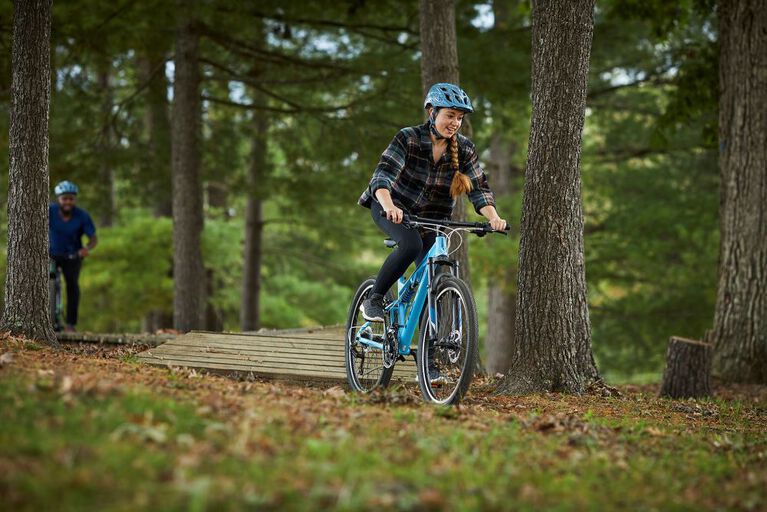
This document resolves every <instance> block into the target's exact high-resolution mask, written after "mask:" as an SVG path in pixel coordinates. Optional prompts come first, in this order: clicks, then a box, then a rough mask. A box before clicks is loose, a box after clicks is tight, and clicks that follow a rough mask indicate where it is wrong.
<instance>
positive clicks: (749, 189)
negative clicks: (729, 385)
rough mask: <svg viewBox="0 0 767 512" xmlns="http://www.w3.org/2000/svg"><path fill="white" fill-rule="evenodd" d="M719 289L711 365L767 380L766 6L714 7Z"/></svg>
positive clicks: (721, 372)
mask: <svg viewBox="0 0 767 512" xmlns="http://www.w3.org/2000/svg"><path fill="white" fill-rule="evenodd" d="M718 9H719V11H718V12H719V31H720V34H721V53H720V58H719V81H720V100H719V141H720V145H719V147H720V154H719V167H720V171H721V181H720V197H721V199H720V211H719V215H720V220H719V225H720V230H721V243H720V248H719V286H718V290H717V297H716V309H715V313H714V329H713V332H712V341H713V342H714V346H715V349H714V362H713V364H714V367H713V370H714V372H715V374H716V375H718V376H719V377H721V378H722V379H725V380H727V381H731V382H756V383H762V384H764V383H767V73H765V66H767V2H764V1H763V0H753V1H744V2H737V1H730V0H722V1H720V2H719V6H718Z"/></svg>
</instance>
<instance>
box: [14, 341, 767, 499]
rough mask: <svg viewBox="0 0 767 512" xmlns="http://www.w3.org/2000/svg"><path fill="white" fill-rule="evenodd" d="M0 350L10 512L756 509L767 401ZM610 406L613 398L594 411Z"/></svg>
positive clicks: (96, 352)
mask: <svg viewBox="0 0 767 512" xmlns="http://www.w3.org/2000/svg"><path fill="white" fill-rule="evenodd" d="M141 348H142V347H120V348H108V347H106V346H99V345H88V344H70V345H65V346H64V348H63V349H62V350H59V351H55V350H51V349H48V348H45V347H42V346H40V345H39V344H36V343H34V342H28V341H23V340H18V339H14V338H8V337H5V338H3V339H1V340H0V418H1V419H0V425H1V426H0V508H2V509H6V510H95V509H98V510H139V509H149V510H240V509H258V510H320V509H341V510H371V509H375V510H542V509H549V510H618V509H620V510H670V509H673V510H686V509H689V510H701V509H705V510H722V509H731V510H767V387H764V386H761V387H759V386H728V387H722V386H717V388H716V389H715V392H716V396H715V398H714V399H710V400H697V401H696V400H683V401H671V400H666V399H660V398H657V396H656V395H657V387H655V386H651V385H646V386H631V385H624V386H620V387H618V388H617V392H613V393H610V392H607V391H606V390H602V391H603V392H602V393H594V394H587V395H583V396H570V395H562V394H556V393H555V394H541V395H534V396H526V397H508V396H495V395H494V394H493V392H492V391H493V389H494V383H493V382H491V381H487V380H478V381H477V382H476V384H474V385H473V386H472V389H471V391H470V395H469V396H467V398H466V399H465V401H464V403H462V405H461V406H460V407H457V408H440V407H433V406H428V405H425V404H423V403H422V402H421V400H420V396H419V393H418V389H417V386H415V385H410V386H405V387H396V388H394V389H390V390H387V391H386V392H383V393H376V394H372V395H367V396H359V395H351V394H349V393H347V392H345V391H344V389H343V388H341V387H338V386H335V387H327V386H325V387H322V386H308V385H297V384H295V385H294V384H288V383H277V382H262V381H235V380H231V379H227V378H225V377H220V376H215V375H205V374H200V373H196V372H194V371H190V370H167V369H163V368H153V367H148V366H145V365H143V364H140V363H138V361H137V359H136V356H135V353H136V352H137V351H138V350H139V349H141ZM604 395H612V396H604Z"/></svg>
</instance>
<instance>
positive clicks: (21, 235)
mask: <svg viewBox="0 0 767 512" xmlns="http://www.w3.org/2000/svg"><path fill="white" fill-rule="evenodd" d="M13 7H14V9H13V49H12V55H13V57H12V66H13V67H12V70H13V78H12V84H11V125H10V133H9V137H8V139H9V152H10V167H9V170H10V173H9V178H8V270H7V273H6V279H5V307H4V309H3V318H2V322H0V323H1V324H2V330H7V331H10V332H11V333H14V334H22V335H24V336H27V337H28V338H30V339H36V340H41V341H44V342H46V343H49V344H51V345H56V344H57V342H56V337H55V335H54V333H53V326H52V324H51V317H50V313H49V312H48V113H49V105H50V97H51V92H50V91H51V81H50V76H51V75H50V35H51V1H50V0H35V1H23V0H18V1H15V2H14V3H13Z"/></svg>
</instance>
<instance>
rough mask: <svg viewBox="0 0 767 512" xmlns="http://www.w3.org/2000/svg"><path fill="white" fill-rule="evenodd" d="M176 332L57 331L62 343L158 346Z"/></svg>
mask: <svg viewBox="0 0 767 512" xmlns="http://www.w3.org/2000/svg"><path fill="white" fill-rule="evenodd" d="M175 337H176V335H175V334H101V333H93V332H57V333H56V338H57V339H58V340H59V341H60V342H62V343H100V344H106V345H149V346H151V347H156V346H158V345H161V344H162V343H165V342H166V341H169V340H172V339H173V338H175Z"/></svg>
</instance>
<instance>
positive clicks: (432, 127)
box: [428, 107, 447, 139]
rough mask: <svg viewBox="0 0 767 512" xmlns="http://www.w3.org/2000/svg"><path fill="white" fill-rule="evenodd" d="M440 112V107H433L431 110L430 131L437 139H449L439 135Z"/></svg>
mask: <svg viewBox="0 0 767 512" xmlns="http://www.w3.org/2000/svg"><path fill="white" fill-rule="evenodd" d="M438 110H439V107H432V109H431V115H430V116H429V121H428V123H429V131H430V132H431V133H432V135H434V136H435V137H436V138H437V139H447V137H445V136H444V135H442V134H441V133H439V131H438V130H437V111H438Z"/></svg>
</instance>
